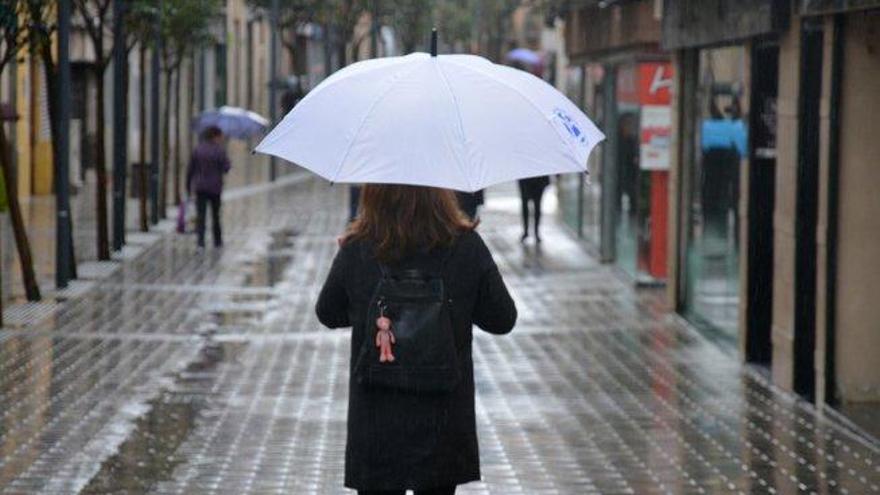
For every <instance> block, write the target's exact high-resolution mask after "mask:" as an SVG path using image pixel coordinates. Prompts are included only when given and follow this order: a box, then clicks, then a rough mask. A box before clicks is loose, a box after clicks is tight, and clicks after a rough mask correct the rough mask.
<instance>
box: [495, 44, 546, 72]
mask: <svg viewBox="0 0 880 495" xmlns="http://www.w3.org/2000/svg"><path fill="white" fill-rule="evenodd" d="M504 61H505V62H507V63H508V64H514V65H521V66H523V67H524V68H525V69H527V70H528V71H529V72H531V73H532V74H535V75H540V74H541V73H542V72H544V57H543V56H542V55H541V54H540V53H538V52H536V51H533V50H529V49H528V48H514V49H513V50H510V51H509V52H507V55H505V56H504Z"/></svg>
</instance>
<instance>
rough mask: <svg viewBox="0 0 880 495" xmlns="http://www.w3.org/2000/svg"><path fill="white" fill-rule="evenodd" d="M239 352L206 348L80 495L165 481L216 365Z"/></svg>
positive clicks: (137, 490)
mask: <svg viewBox="0 0 880 495" xmlns="http://www.w3.org/2000/svg"><path fill="white" fill-rule="evenodd" d="M243 348H244V345H242V344H235V343H224V344H212V345H209V346H207V347H205V348H204V349H203V350H202V352H201V355H200V358H199V360H198V361H196V362H194V363H192V364H190V365H189V366H188V367H187V368H186V370H185V371H183V372H181V373H180V374H179V375H178V377H177V380H175V383H176V386H175V389H174V390H169V391H165V392H163V393H162V394H161V395H160V396H159V397H158V398H157V399H155V400H153V401H151V402H150V403H149V405H150V406H151V407H150V411H149V412H148V413H147V414H146V415H145V416H142V417H141V418H139V419H138V420H137V421H136V422H135V428H134V430H133V431H132V433H131V434H130V435H129V437H128V439H127V440H126V441H125V442H123V443H122V445H120V446H119V450H118V452H117V453H116V454H114V455H113V456H112V457H110V458H109V459H107V460H106V461H104V463H103V464H102V465H101V469H100V470H99V471H98V473H97V474H96V475H95V476H94V477H93V478H92V479H91V480H90V481H89V484H88V485H86V487H85V488H84V489H83V490H82V491H81V492H80V493H81V494H105V493H125V494H141V493H147V492H148V491H149V490H151V489H152V488H153V487H155V485H156V484H157V483H159V482H161V481H164V480H168V479H170V478H171V475H172V474H173V472H174V469H175V468H176V467H177V466H178V465H180V464H181V463H183V462H185V461H186V460H187V459H186V457H184V456H183V454H181V453H180V452H178V450H179V447H180V445H181V444H182V443H183V442H184V441H185V440H186V439H187V437H188V436H189V434H190V433H191V432H192V431H193V429H194V428H195V427H196V424H197V420H198V416H199V411H200V410H201V409H202V408H203V407H204V405H205V400H206V394H207V393H209V392H210V390H211V387H212V386H213V383H214V381H215V379H216V377H217V367H218V365H219V364H220V363H221V362H226V363H229V362H232V361H235V360H236V359H237V356H238V355H239V354H240V352H241V351H242V350H243Z"/></svg>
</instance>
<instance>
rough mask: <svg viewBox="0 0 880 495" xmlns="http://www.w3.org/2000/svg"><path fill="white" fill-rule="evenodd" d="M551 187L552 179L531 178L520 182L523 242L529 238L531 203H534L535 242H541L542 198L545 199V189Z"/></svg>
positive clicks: (543, 177) (542, 177)
mask: <svg viewBox="0 0 880 495" xmlns="http://www.w3.org/2000/svg"><path fill="white" fill-rule="evenodd" d="M549 185H550V177H547V176H546V175H543V176H540V177H530V178H528V179H520V180H519V195H520V198H521V199H522V221H523V235H522V239H521V240H522V241H523V242H525V240H526V239H528V238H529V203H532V211H533V212H534V218H535V242H541V233H540V230H539V229H540V227H541V198H543V197H544V189H546V188H547V186H549Z"/></svg>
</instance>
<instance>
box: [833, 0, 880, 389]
mask: <svg viewBox="0 0 880 495" xmlns="http://www.w3.org/2000/svg"><path fill="white" fill-rule="evenodd" d="M844 45H845V48H844V64H845V65H844V68H843V72H844V73H843V84H842V89H841V104H842V107H841V122H840V127H839V129H840V133H839V136H840V169H839V180H840V195H839V203H838V205H839V206H838V207H839V211H838V245H837V246H838V247H837V249H838V251H837V253H838V255H837V263H838V279H837V296H836V298H837V320H836V322H835V331H836V343H837V345H836V359H835V362H836V367H837V389H838V393H839V396H840V398H841V399H842V400H844V401H880V357H878V356H880V296H878V295H880V256H878V253H880V192H878V187H877V184H878V183H877V180H878V173H880V165H878V157H880V139H878V137H877V115H878V113H880V86H878V81H880V15H878V13H877V12H876V11H875V12H874V13H870V12H868V13H855V14H850V15H847V18H846V28H845V43H844Z"/></svg>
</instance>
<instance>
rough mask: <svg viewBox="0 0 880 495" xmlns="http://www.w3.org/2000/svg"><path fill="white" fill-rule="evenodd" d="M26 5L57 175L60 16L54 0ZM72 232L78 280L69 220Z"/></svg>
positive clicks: (33, 0) (26, 1)
mask: <svg viewBox="0 0 880 495" xmlns="http://www.w3.org/2000/svg"><path fill="white" fill-rule="evenodd" d="M21 3H23V4H24V6H26V12H25V15H26V16H27V17H26V23H27V26H28V42H29V47H30V50H31V54H32V55H33V56H35V57H38V58H39V59H40V62H41V64H42V66H43V76H44V77H43V78H44V79H45V83H46V90H47V93H48V94H49V100H48V105H47V106H48V108H49V132H50V133H51V135H52V139H51V146H52V161H53V167H54V169H55V172H56V174H57V172H58V170H59V165H58V161H59V160H60V158H61V155H60V153H58V139H57V137H58V129H59V127H58V124H59V122H58V105H59V101H58V98H59V93H58V84H57V80H58V65H57V63H56V61H55V54H54V53H53V51H54V41H53V40H54V35H55V32H56V31H57V29H58V22H57V21H58V16H57V15H56V10H55V2H54V1H53V0H22V2H21ZM68 222H70V229H68V235H69V236H70V237H69V239H68V240H67V242H68V245H69V246H70V253H69V256H70V260H69V263H70V268H71V274H72V275H73V278H76V276H77V275H76V255H75V254H74V253H75V245H74V242H73V219H69V220H68Z"/></svg>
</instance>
